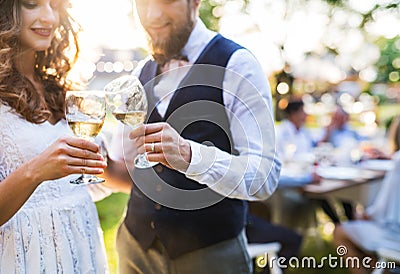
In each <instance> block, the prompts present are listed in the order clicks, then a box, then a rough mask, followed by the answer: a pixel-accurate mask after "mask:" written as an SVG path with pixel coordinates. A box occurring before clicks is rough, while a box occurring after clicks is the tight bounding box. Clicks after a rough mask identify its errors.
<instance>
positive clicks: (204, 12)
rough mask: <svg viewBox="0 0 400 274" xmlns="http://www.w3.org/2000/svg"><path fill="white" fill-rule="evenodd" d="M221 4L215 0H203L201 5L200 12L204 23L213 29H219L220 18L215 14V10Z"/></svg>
mask: <svg viewBox="0 0 400 274" xmlns="http://www.w3.org/2000/svg"><path fill="white" fill-rule="evenodd" d="M218 6H219V5H218V4H216V3H215V2H214V1H210V0H203V1H202V3H201V6H200V10H199V14H200V18H201V19H202V20H203V22H204V24H205V25H206V26H207V27H208V28H209V29H211V30H214V31H218V28H219V25H218V24H219V18H217V17H215V16H214V15H213V10H214V8H215V7H218Z"/></svg>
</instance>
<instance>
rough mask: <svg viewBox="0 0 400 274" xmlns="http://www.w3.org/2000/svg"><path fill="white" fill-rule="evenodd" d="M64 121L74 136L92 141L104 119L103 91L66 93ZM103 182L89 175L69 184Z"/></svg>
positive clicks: (101, 179)
mask: <svg viewBox="0 0 400 274" xmlns="http://www.w3.org/2000/svg"><path fill="white" fill-rule="evenodd" d="M65 104H66V109H65V114H66V119H67V122H68V125H69V127H70V128H71V130H72V132H73V133H74V135H75V136H77V137H81V138H84V139H86V140H89V141H94V137H96V136H97V134H98V133H99V132H100V130H101V128H102V127H103V124H104V119H105V117H106V103H105V95H104V91H103V90H79V91H67V94H66V102H65ZM104 181H105V180H104V179H103V178H98V177H96V176H94V175H91V174H82V176H80V177H79V178H77V179H75V180H72V181H71V184H77V185H82V184H83V185H88V184H97V183H102V182H104Z"/></svg>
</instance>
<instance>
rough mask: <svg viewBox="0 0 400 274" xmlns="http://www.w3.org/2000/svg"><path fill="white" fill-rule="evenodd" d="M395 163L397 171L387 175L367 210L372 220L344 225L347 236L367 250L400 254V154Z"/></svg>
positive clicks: (399, 153) (394, 158)
mask: <svg viewBox="0 0 400 274" xmlns="http://www.w3.org/2000/svg"><path fill="white" fill-rule="evenodd" d="M393 161H394V168H393V169H392V170H390V171H388V173H386V175H385V178H384V179H383V181H382V185H381V188H380V190H379V193H378V195H377V197H376V199H375V201H374V203H373V204H372V205H371V206H369V207H368V208H367V209H366V212H367V214H368V215H369V216H370V217H371V220H356V221H349V222H345V223H343V224H342V227H343V229H344V231H345V232H346V234H347V235H348V236H349V237H350V238H351V239H352V240H353V241H354V242H355V243H356V244H357V245H358V246H359V247H361V248H363V249H364V250H366V251H376V250H378V249H379V248H387V249H393V250H397V251H400V151H398V152H396V154H395V155H394V156H393Z"/></svg>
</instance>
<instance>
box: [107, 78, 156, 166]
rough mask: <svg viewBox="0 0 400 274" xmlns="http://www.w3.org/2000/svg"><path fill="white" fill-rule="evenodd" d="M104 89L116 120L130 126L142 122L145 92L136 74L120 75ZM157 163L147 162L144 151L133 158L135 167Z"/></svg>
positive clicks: (144, 108) (144, 113)
mask: <svg viewBox="0 0 400 274" xmlns="http://www.w3.org/2000/svg"><path fill="white" fill-rule="evenodd" d="M104 90H105V92H106V102H107V105H108V107H109V109H110V111H111V113H112V114H113V115H114V117H115V118H116V119H117V120H118V121H120V122H122V123H123V124H125V125H127V126H129V127H131V128H136V127H138V126H139V125H141V124H143V123H144V121H145V119H146V114H147V98H146V92H145V90H144V88H143V86H142V84H141V83H140V81H139V79H138V78H137V77H136V76H133V75H126V76H121V77H119V78H117V79H115V80H113V81H111V82H110V83H108V84H107V85H106V86H105V87H104ZM157 164H158V163H157V162H149V161H148V160H147V158H146V153H143V154H139V155H138V156H136V158H135V166H136V167H137V168H149V167H152V166H155V165H157Z"/></svg>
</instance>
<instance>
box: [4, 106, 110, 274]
mask: <svg viewBox="0 0 400 274" xmlns="http://www.w3.org/2000/svg"><path fill="white" fill-rule="evenodd" d="M70 134H71V133H70V131H69V128H68V125H67V123H66V122H65V120H61V121H59V122H58V123H57V124H56V125H52V124H50V123H48V122H45V123H42V124H32V123H29V122H27V121H26V120H24V119H22V118H20V117H19V116H18V115H16V114H14V113H13V112H12V111H11V109H10V108H9V107H7V106H4V105H2V104H1V103H0V184H1V182H2V181H3V180H4V179H5V178H6V177H7V176H8V175H9V174H10V173H11V172H13V171H14V170H15V169H16V168H18V167H19V166H20V165H21V164H22V163H24V162H27V161H29V160H30V159H31V158H33V157H35V156H36V155H38V154H39V153H41V152H42V151H43V150H44V149H46V148H47V147H48V146H49V145H50V144H52V143H53V142H54V141H55V140H57V139H58V138H59V137H61V136H65V135H70ZM42 168H46V166H43V167H42ZM76 176H78V175H74V176H69V177H66V178H62V179H58V180H54V181H46V182H43V183H42V184H41V185H40V186H39V187H38V188H37V189H36V190H35V192H34V193H33V194H32V196H31V197H30V198H29V200H28V201H27V202H26V203H25V204H24V205H23V207H22V208H21V209H20V210H19V211H18V212H17V213H16V214H15V215H14V216H13V217H12V218H11V219H10V220H9V221H8V222H7V223H5V224H4V225H2V226H0V274H10V273H51V274H53V273H68V274H69V273H107V265H106V259H105V250H104V244H103V240H102V232H101V228H100V225H99V220H98V216H97V211H96V207H95V205H94V203H93V202H92V200H91V198H90V196H89V194H88V192H87V189H86V187H85V186H76V185H70V184H69V180H70V179H71V178H73V177H76ZM1 210H2V209H1V208H0V214H1Z"/></svg>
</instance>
